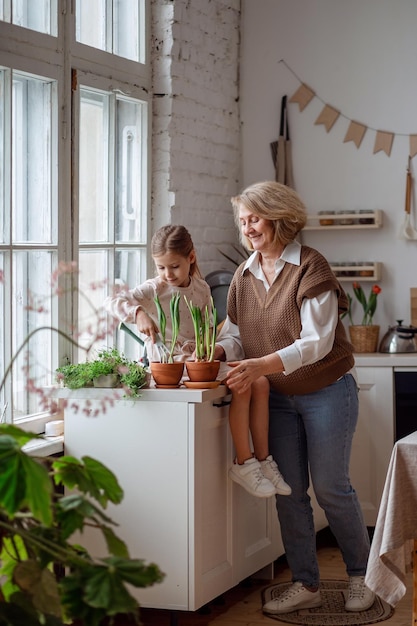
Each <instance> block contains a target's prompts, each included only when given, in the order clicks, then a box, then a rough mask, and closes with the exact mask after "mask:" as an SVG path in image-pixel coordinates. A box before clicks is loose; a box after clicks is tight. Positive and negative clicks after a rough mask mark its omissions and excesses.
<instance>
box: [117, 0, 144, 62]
mask: <svg viewBox="0 0 417 626" xmlns="http://www.w3.org/2000/svg"><path fill="white" fill-rule="evenodd" d="M142 4H143V3H142V2H138V0H114V3H113V10H114V17H113V40H114V45H113V53H114V54H117V55H118V56H120V57H124V58H125V59H131V60H132V61H138V62H140V63H144V59H143V58H142V55H141V54H140V51H139V40H140V35H139V27H140V25H141V19H140V14H139V11H140V9H141V6H142Z"/></svg>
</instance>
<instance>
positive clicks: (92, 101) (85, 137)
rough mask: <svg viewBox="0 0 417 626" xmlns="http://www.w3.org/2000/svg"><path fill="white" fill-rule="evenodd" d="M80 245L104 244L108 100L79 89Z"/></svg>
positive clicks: (106, 232) (107, 198)
mask: <svg viewBox="0 0 417 626" xmlns="http://www.w3.org/2000/svg"><path fill="white" fill-rule="evenodd" d="M79 136H80V166H79V185H80V191H79V210H80V242H83V243H86V242H97V241H108V215H109V213H108V204H109V189H108V185H109V163H108V161H109V96H108V95H106V94H100V93H97V92H94V91H88V90H87V89H81V104H80V131H79Z"/></svg>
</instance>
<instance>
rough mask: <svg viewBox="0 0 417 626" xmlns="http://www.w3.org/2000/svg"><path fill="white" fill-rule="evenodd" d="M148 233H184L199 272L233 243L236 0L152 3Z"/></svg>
mask: <svg viewBox="0 0 417 626" xmlns="http://www.w3.org/2000/svg"><path fill="white" fill-rule="evenodd" d="M151 7H152V58H153V94H154V97H153V117H152V119H153V130H152V146H153V147H152V158H153V166H152V172H153V174H152V232H154V231H155V230H156V229H157V228H159V227H160V226H162V225H163V224H167V223H176V224H184V225H186V226H187V228H188V229H189V230H190V232H191V235H192V237H193V240H194V244H195V247H196V250H197V256H198V261H199V265H200V268H201V270H202V272H203V273H204V274H207V273H208V272H210V271H212V270H214V269H220V268H225V267H227V268H233V266H232V265H231V264H230V262H228V261H227V260H225V259H224V258H223V257H222V256H221V255H220V254H219V252H218V250H217V247H218V246H221V248H222V249H224V250H225V251H227V250H229V248H228V245H227V244H230V243H235V242H236V241H237V234H236V229H235V226H234V223H233V216H232V210H231V204H230V197H231V196H232V195H234V194H235V193H237V192H238V190H239V171H240V122H239V101H238V96H239V84H238V76H239V28H240V0H229V1H228V2H227V1H225V0H223V1H222V0H174V1H168V0H152V3H151Z"/></svg>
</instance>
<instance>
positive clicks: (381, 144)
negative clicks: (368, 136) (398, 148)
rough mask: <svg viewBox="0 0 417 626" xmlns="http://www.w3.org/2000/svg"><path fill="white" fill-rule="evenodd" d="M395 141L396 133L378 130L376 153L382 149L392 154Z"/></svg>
mask: <svg viewBox="0 0 417 626" xmlns="http://www.w3.org/2000/svg"><path fill="white" fill-rule="evenodd" d="M393 141H394V133H387V132H385V131H383V130H377V132H376V138H375V145H374V154H376V153H377V152H381V151H382V152H385V154H387V155H388V156H390V154H391V148H392V142H393Z"/></svg>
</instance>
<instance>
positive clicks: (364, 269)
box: [358, 261, 374, 276]
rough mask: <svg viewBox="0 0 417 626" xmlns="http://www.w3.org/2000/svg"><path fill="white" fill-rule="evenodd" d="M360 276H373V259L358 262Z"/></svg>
mask: <svg viewBox="0 0 417 626" xmlns="http://www.w3.org/2000/svg"><path fill="white" fill-rule="evenodd" d="M358 266H359V267H358V276H373V275H374V263H373V261H361V262H360V263H358Z"/></svg>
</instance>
